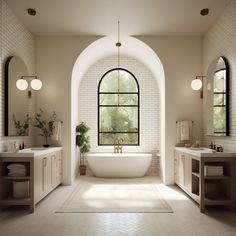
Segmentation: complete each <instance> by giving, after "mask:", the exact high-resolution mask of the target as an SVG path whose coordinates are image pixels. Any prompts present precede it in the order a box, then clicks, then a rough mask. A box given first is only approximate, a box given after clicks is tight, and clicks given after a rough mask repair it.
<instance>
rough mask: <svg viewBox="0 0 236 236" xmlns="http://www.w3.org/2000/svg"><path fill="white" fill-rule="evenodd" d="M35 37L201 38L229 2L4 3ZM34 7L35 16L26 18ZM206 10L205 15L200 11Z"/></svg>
mask: <svg viewBox="0 0 236 236" xmlns="http://www.w3.org/2000/svg"><path fill="white" fill-rule="evenodd" d="M6 2H7V4H8V5H9V6H10V8H11V9H12V10H13V11H14V12H15V14H16V15H17V16H18V17H19V19H20V20H21V21H22V22H23V23H24V24H25V25H26V27H27V28H28V29H29V30H30V31H31V32H32V33H34V34H36V35H114V34H116V32H117V21H118V19H119V20H120V22H121V34H126V35H202V34H204V33H205V32H206V31H207V30H208V29H209V28H210V26H211V25H212V24H213V23H214V22H215V21H216V19H217V18H218V17H219V16H220V14H221V13H222V12H223V10H224V8H225V6H226V5H227V4H228V3H229V2H230V0H119V1H118V0H117V1H115V0H6ZM27 8H35V9H36V11H37V15H36V16H29V15H27ZM202 8H209V9H210V13H209V15H208V16H205V17H203V16H201V15H200V13H199V12H200V10H201V9H202Z"/></svg>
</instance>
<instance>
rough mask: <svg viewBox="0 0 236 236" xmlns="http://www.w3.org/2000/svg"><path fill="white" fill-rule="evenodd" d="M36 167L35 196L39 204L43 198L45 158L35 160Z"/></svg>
mask: <svg viewBox="0 0 236 236" xmlns="http://www.w3.org/2000/svg"><path fill="white" fill-rule="evenodd" d="M34 165H35V166H34V194H35V202H38V201H39V200H40V199H41V198H42V196H43V158H41V157H37V158H35V160H34Z"/></svg>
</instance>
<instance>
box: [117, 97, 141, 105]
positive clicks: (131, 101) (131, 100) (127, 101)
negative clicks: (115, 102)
mask: <svg viewBox="0 0 236 236" xmlns="http://www.w3.org/2000/svg"><path fill="white" fill-rule="evenodd" d="M119 104H120V105H138V94H120V95H119Z"/></svg>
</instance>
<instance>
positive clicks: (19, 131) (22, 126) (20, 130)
mask: <svg viewBox="0 0 236 236" xmlns="http://www.w3.org/2000/svg"><path fill="white" fill-rule="evenodd" d="M30 120H31V118H30V117H29V114H26V119H25V120H23V121H20V120H17V119H16V116H15V114H13V115H12V122H13V123H14V126H15V128H16V135H17V136H27V135H29V123H30Z"/></svg>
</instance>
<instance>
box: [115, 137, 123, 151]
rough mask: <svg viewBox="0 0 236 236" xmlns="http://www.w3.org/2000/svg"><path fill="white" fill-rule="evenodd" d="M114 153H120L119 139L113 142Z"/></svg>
mask: <svg viewBox="0 0 236 236" xmlns="http://www.w3.org/2000/svg"><path fill="white" fill-rule="evenodd" d="M114 153H122V145H120V142H119V139H117V140H115V142H114Z"/></svg>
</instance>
